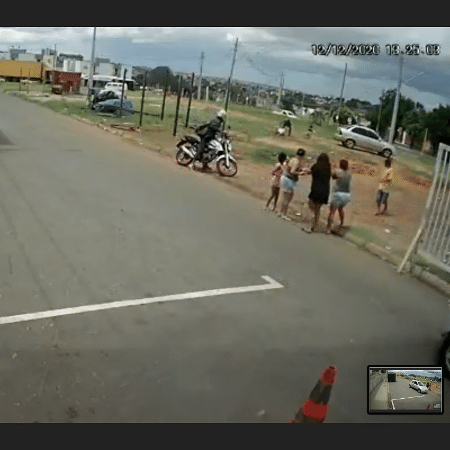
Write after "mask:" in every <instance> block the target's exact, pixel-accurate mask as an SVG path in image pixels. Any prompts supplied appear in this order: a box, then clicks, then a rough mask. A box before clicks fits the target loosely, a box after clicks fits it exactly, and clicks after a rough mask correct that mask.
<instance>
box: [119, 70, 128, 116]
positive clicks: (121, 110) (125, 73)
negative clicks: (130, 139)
mask: <svg viewBox="0 0 450 450" xmlns="http://www.w3.org/2000/svg"><path fill="white" fill-rule="evenodd" d="M127 71H128V70H127V69H125V70H124V72H123V84H122V97H121V99H120V117H122V115H123V97H124V96H125V83H126V79H127Z"/></svg>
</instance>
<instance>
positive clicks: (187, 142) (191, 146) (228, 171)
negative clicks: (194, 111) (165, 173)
mask: <svg viewBox="0 0 450 450" xmlns="http://www.w3.org/2000/svg"><path fill="white" fill-rule="evenodd" d="M196 131H198V130H196ZM200 143H201V139H200V137H199V136H197V135H195V134H193V135H186V136H185V137H184V139H183V140H182V141H181V142H180V143H179V144H178V145H177V148H178V152H177V156H176V160H177V163H178V164H179V165H180V166H183V167H186V166H189V165H190V164H192V161H193V160H194V158H195V155H196V154H197V152H198V149H199V145H200ZM199 162H200V163H202V164H204V165H205V166H207V165H209V164H211V163H213V162H215V163H216V166H217V171H218V172H219V173H220V175H222V176H223V177H227V178H232V177H234V176H236V175H237V173H238V163H237V161H236V159H235V158H234V156H233V146H232V142H231V139H230V136H229V135H228V134H227V133H225V132H223V133H220V134H217V135H216V137H215V138H214V139H213V140H211V141H210V142H209V143H208V145H207V147H206V150H205V152H204V154H203V158H202V161H199Z"/></svg>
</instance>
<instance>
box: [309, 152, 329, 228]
mask: <svg viewBox="0 0 450 450" xmlns="http://www.w3.org/2000/svg"><path fill="white" fill-rule="evenodd" d="M309 173H310V174H311V175H312V185H311V193H310V194H309V209H310V210H311V211H313V213H314V217H313V219H312V226H311V229H306V228H304V229H303V231H305V232H306V233H314V232H315V231H316V230H317V226H318V225H319V220H320V210H321V209H322V206H324V205H328V201H329V199H330V190H331V163H330V158H329V157H328V155H327V154H326V153H322V154H321V155H320V156H319V158H318V160H317V163H316V164H314V166H312V167H311V170H310V171H309Z"/></svg>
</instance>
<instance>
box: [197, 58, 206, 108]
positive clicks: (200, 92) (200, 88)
mask: <svg viewBox="0 0 450 450" xmlns="http://www.w3.org/2000/svg"><path fill="white" fill-rule="evenodd" d="M204 61H205V53H204V52H202V55H201V56H200V80H199V84H198V94H197V100H201V99H202V82H203V63H204Z"/></svg>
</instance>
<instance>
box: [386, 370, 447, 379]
mask: <svg viewBox="0 0 450 450" xmlns="http://www.w3.org/2000/svg"><path fill="white" fill-rule="evenodd" d="M388 373H405V374H407V375H415V376H418V375H419V376H424V377H438V378H442V373H441V372H430V371H428V370H403V369H397V370H395V369H389V370H388Z"/></svg>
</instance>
